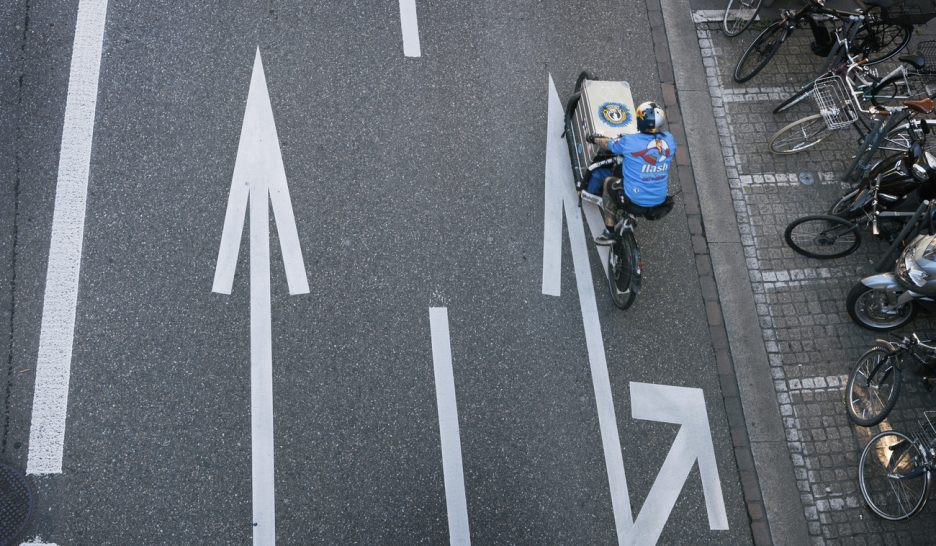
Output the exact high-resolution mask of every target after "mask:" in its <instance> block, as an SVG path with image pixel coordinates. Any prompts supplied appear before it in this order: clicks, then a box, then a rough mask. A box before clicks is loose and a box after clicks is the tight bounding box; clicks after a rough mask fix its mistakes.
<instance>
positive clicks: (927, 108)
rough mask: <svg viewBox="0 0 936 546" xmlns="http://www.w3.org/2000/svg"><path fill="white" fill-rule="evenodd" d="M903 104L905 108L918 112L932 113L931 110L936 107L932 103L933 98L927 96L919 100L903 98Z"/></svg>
mask: <svg viewBox="0 0 936 546" xmlns="http://www.w3.org/2000/svg"><path fill="white" fill-rule="evenodd" d="M903 104H904V106H906V107H907V108H909V109H911V110H913V111H914V112H918V113H920V114H932V113H933V110H934V109H936V105H934V104H933V99H931V98H929V97H927V98H925V99H920V100H905V101H903Z"/></svg>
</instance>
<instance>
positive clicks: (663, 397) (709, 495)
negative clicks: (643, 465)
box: [630, 382, 728, 544]
mask: <svg viewBox="0 0 936 546" xmlns="http://www.w3.org/2000/svg"><path fill="white" fill-rule="evenodd" d="M630 391H631V414H632V416H633V417H634V419H641V420H647V421H660V422H663V423H673V424H677V425H681V426H680V427H679V432H678V433H677V434H676V439H675V440H673V445H672V447H670V450H669V452H668V453H667V454H666V459H665V460H664V461H663V466H662V467H661V468H660V471H659V472H658V473H657V477H656V479H655V480H654V481H653V485H652V486H651V487H650V492H649V493H647V498H646V499H645V500H644V504H643V506H642V507H641V508H640V513H639V514H637V519H636V520H635V521H634V529H633V532H632V534H631V537H630V541H631V544H656V542H657V541H658V540H659V539H660V535H661V534H662V533H663V527H664V526H665V525H666V521H667V520H668V519H669V516H670V513H671V512H672V511H673V507H674V506H676V500H677V499H678V498H679V494H680V492H681V491H682V488H683V485H684V484H685V483H686V479H688V477H689V472H690V471H691V470H692V467H693V466H695V465H696V462H697V461H698V466H699V476H700V478H701V479H702V493H703V495H704V496H705V509H706V512H707V513H708V521H709V529H712V530H713V531H724V530H727V529H728V514H727V512H726V510H725V499H724V497H723V496H722V489H721V480H720V479H719V477H718V464H717V463H716V461H715V446H714V444H713V443H712V431H711V427H710V426H709V421H708V413H707V411H706V409H705V395H704V393H703V392H702V389H695V388H687V387H673V386H670V385H654V384H650V383H634V382H631V384H630Z"/></svg>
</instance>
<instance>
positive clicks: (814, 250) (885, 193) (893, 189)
mask: <svg viewBox="0 0 936 546" xmlns="http://www.w3.org/2000/svg"><path fill="white" fill-rule="evenodd" d="M912 127H913V128H912V129H911V130H910V132H911V134H912V135H914V136H913V137H912V138H913V139H914V143H913V145H912V146H911V147H910V149H908V150H907V151H905V152H904V153H902V154H899V155H896V156H891V157H888V158H885V159H884V160H882V161H881V162H880V163H878V165H877V166H876V167H875V168H874V169H872V170H871V171H870V172H869V173H868V176H866V177H865V178H864V179H862V182H861V184H859V186H858V187H856V188H854V189H853V190H850V191H849V192H847V193H845V195H843V196H842V197H841V198H840V199H839V200H838V201H836V203H835V204H834V205H832V208H831V209H830V211H829V214H811V215H807V216H802V217H800V218H797V219H795V220H793V221H792V222H790V223H789V224H788V225H787V227H786V229H785V230H784V232H783V238H784V240H785V241H786V243H787V245H789V247H790V248H792V249H793V250H794V251H795V252H797V253H799V254H802V255H803V256H807V257H810V258H816V259H830V258H840V257H842V256H847V255H848V254H851V253H852V252H854V251H855V250H857V249H858V246H859V245H860V244H861V231H862V230H863V229H869V230H870V232H871V234H872V235H874V236H875V237H880V238H882V239H885V240H887V241H890V242H891V243H892V244H899V245H902V244H903V242H905V241H907V240H909V239H910V238H913V237H915V236H916V235H917V234H918V233H919V232H920V230H921V229H922V228H923V227H928V223H929V222H930V221H931V218H932V216H933V214H934V210H933V208H934V206H936V201H934V199H936V155H933V154H932V153H930V152H927V151H924V150H923V149H922V142H923V133H924V131H926V130H927V129H920V127H923V128H926V127H928V125H927V124H924V123H922V122H919V121H914V122H912ZM918 133H919V135H920V136H916V135H917V134H918ZM914 198H919V199H920V200H921V202H920V204H919V205H918V206H917V207H916V210H913V209H911V208H909V206H910V205H911V203H913V201H914V200H915V199H914ZM888 259H889V257H888Z"/></svg>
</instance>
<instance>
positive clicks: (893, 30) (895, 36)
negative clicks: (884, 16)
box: [850, 21, 913, 65]
mask: <svg viewBox="0 0 936 546" xmlns="http://www.w3.org/2000/svg"><path fill="white" fill-rule="evenodd" d="M912 31H913V27H912V26H909V25H896V24H893V23H884V22H881V21H877V22H874V23H868V22H866V23H865V24H864V25H862V26H861V28H860V29H858V33H857V34H856V35H855V44H853V45H852V46H851V48H850V49H851V50H852V51H860V52H865V53H866V54H867V58H868V62H867V64H869V65H870V64H877V63H880V62H884V61H886V60H888V59H890V58H891V57H893V56H894V55H897V54H898V53H900V52H901V51H903V50H904V48H906V47H907V44H908V43H909V42H910V34H911V33H912Z"/></svg>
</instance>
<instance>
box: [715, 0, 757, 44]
mask: <svg viewBox="0 0 936 546" xmlns="http://www.w3.org/2000/svg"><path fill="white" fill-rule="evenodd" d="M761 4H762V0H728V5H727V6H725V16H724V17H723V18H722V30H723V31H724V32H725V36H729V37H735V36H737V35H738V34H741V33H742V32H744V31H745V30H747V28H748V27H749V26H751V23H752V22H753V21H754V19H755V18H756V17H757V13H758V12H759V11H760V8H761Z"/></svg>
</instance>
